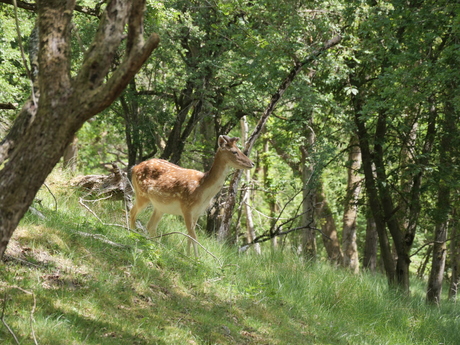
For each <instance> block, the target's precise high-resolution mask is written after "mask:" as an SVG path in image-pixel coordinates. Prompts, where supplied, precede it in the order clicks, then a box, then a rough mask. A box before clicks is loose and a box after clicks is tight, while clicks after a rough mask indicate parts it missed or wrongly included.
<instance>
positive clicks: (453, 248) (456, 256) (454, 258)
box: [449, 212, 460, 301]
mask: <svg viewBox="0 0 460 345" xmlns="http://www.w3.org/2000/svg"><path fill="white" fill-rule="evenodd" d="M452 217H453V218H454V219H457V212H453V214H452ZM452 223H453V224H452V226H451V229H452V239H451V241H450V254H451V265H452V276H451V278H450V286H449V299H450V300H454V301H455V300H456V299H457V295H458V285H459V284H460V240H459V238H458V237H459V235H460V233H459V231H458V221H457V220H455V222H454V221H452Z"/></svg>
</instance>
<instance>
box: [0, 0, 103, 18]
mask: <svg viewBox="0 0 460 345" xmlns="http://www.w3.org/2000/svg"><path fill="white" fill-rule="evenodd" d="M16 2H17V5H18V8H22V9H24V10H27V11H32V12H36V11H37V5H36V4H35V3H30V2H26V1H21V0H17V1H16ZM104 2H105V1H100V2H99V3H98V4H97V5H96V7H95V8H91V7H88V6H80V5H76V6H75V11H78V12H81V13H83V14H87V15H90V16H94V17H98V18H99V17H100V16H101V5H102V4H103V3H104ZM0 3H3V4H8V5H14V0H0Z"/></svg>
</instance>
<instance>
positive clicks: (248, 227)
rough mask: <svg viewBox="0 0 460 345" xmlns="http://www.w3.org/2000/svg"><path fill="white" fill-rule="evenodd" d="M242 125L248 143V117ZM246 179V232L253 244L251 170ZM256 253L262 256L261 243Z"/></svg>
mask: <svg viewBox="0 0 460 345" xmlns="http://www.w3.org/2000/svg"><path fill="white" fill-rule="evenodd" d="M240 124H241V139H242V140H243V141H244V142H246V140H247V136H248V131H249V126H248V121H247V119H246V116H244V117H242V118H241V120H240ZM244 174H245V177H246V183H247V188H246V190H244V191H243V197H242V199H243V201H242V202H243V204H244V210H245V213H246V230H247V240H248V243H252V242H253V241H254V238H256V231H255V228H254V220H253V218H252V209H251V205H250V203H251V188H250V182H251V172H250V171H249V170H246V171H245V172H244ZM252 248H253V249H254V251H255V252H256V253H257V254H260V253H261V251H260V243H256V244H254V245H253V246H252Z"/></svg>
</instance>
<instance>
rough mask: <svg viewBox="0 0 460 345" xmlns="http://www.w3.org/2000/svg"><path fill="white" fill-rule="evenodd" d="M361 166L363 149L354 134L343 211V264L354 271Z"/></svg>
mask: <svg viewBox="0 0 460 345" xmlns="http://www.w3.org/2000/svg"><path fill="white" fill-rule="evenodd" d="M360 167H361V150H360V149H359V140H358V138H357V137H356V135H353V136H352V138H351V140H350V149H349V151H348V165H347V175H348V179H347V196H346V198H345V205H344V206H345V207H344V211H343V233H342V250H343V261H342V265H343V266H344V267H347V268H349V269H350V270H351V271H352V272H354V273H358V272H359V258H358V246H357V244H356V217H357V216H358V198H359V193H360V192H361V181H362V179H361V177H360V176H359V175H358V170H359V169H360Z"/></svg>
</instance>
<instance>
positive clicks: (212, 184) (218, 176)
mask: <svg viewBox="0 0 460 345" xmlns="http://www.w3.org/2000/svg"><path fill="white" fill-rule="evenodd" d="M229 169H230V167H229V166H228V164H227V163H226V162H225V161H224V160H223V159H222V156H221V154H220V152H219V151H217V153H216V156H215V157H214V162H213V164H212V167H211V169H210V170H209V171H208V172H206V173H205V175H204V176H203V180H202V183H201V188H203V196H204V198H205V199H211V198H213V197H214V196H215V195H216V194H217V193H218V192H219V191H220V189H221V188H222V186H223V185H224V182H225V178H226V177H227V173H228V171H229Z"/></svg>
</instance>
